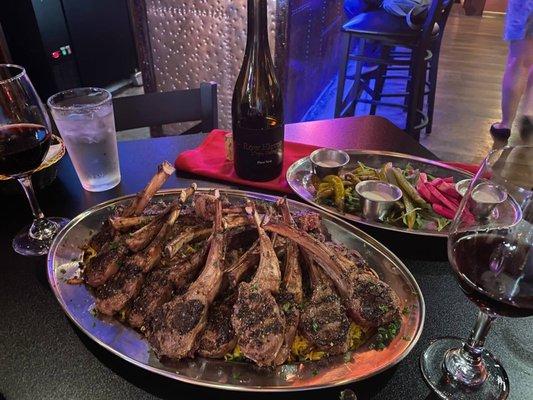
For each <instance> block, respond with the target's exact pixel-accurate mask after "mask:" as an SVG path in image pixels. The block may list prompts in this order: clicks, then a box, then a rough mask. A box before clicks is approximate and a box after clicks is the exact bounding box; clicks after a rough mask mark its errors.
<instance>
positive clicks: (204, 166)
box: [174, 129, 478, 193]
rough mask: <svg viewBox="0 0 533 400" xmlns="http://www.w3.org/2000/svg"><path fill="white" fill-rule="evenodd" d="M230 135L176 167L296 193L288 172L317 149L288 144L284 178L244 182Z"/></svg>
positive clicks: (209, 140)
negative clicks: (229, 148)
mask: <svg viewBox="0 0 533 400" xmlns="http://www.w3.org/2000/svg"><path fill="white" fill-rule="evenodd" d="M226 133H227V132H226V131H223V130H220V129H215V130H213V131H212V132H211V133H209V134H208V135H207V137H206V138H205V139H204V141H203V142H202V143H201V144H200V146H198V147H197V148H196V149H193V150H187V151H184V152H183V153H181V154H180V155H179V156H178V158H176V161H175V163H174V165H175V166H176V169H179V170H181V171H187V172H192V173H194V174H197V175H201V176H205V177H208V178H213V179H218V180H223V181H227V182H233V183H238V184H241V185H247V186H253V187H256V188H261V189H267V190H272V191H276V192H283V193H292V190H291V188H290V186H289V184H288V183H287V180H286V179H285V175H286V174H287V169H288V168H289V167H290V166H291V165H292V164H293V163H294V162H295V161H297V160H299V159H300V158H303V157H306V156H308V155H309V154H310V153H311V152H312V151H313V150H316V149H317V148H318V147H317V146H312V145H308V144H302V143H295V142H289V141H285V147H284V153H283V170H282V172H281V175H280V176H279V177H278V178H276V179H273V180H271V181H267V182H254V181H248V180H246V179H241V178H239V177H238V176H237V174H235V170H234V169H233V161H228V160H226V151H225V145H224V136H225V135H226ZM447 164H449V165H452V166H454V167H456V168H460V169H463V170H465V171H469V172H473V173H475V172H476V171H477V168H478V167H477V166H475V165H471V164H461V163H447Z"/></svg>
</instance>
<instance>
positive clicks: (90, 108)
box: [48, 88, 120, 192]
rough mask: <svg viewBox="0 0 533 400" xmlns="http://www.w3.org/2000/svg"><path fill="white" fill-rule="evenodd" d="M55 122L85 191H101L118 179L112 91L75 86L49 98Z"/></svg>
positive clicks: (116, 182)
mask: <svg viewBox="0 0 533 400" xmlns="http://www.w3.org/2000/svg"><path fill="white" fill-rule="evenodd" d="M48 106H49V107H50V110H51V111H52V116H53V117H54V121H55V123H56V125H57V128H58V129H59V132H60V133H61V137H62V138H63V141H64V142H65V146H66V147H67V150H68V153H69V155H70V159H71V160H72V163H73V164H74V168H75V169H76V173H77V174H78V178H79V179H80V182H81V185H82V186H83V188H84V189H85V190H88V191H90V192H101V191H104V190H108V189H111V188H112V187H115V186H116V185H118V184H119V182H120V168H119V164H118V151H117V133H116V131H115V119H114V116H113V103H112V100H111V93H109V92H108V91H107V90H105V89H98V88H78V89H71V90H66V91H64V92H60V93H57V94H55V95H53V96H52V97H50V98H49V99H48Z"/></svg>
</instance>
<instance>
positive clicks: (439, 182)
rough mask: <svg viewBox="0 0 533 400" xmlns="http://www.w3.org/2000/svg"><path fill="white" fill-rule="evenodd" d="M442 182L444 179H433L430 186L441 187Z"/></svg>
mask: <svg viewBox="0 0 533 400" xmlns="http://www.w3.org/2000/svg"><path fill="white" fill-rule="evenodd" d="M441 182H442V178H435V179H433V180H432V181H431V182H429V184H430V185H431V186H434V187H436V186H438V185H440V184H441Z"/></svg>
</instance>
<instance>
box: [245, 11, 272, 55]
mask: <svg viewBox="0 0 533 400" xmlns="http://www.w3.org/2000/svg"><path fill="white" fill-rule="evenodd" d="M258 50H260V51H264V50H266V51H268V52H269V54H270V48H269V46H268V28H267V0H248V32H247V40H246V53H248V54H250V53H251V52H256V51H258Z"/></svg>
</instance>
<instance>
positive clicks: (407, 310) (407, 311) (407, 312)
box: [402, 306, 411, 315]
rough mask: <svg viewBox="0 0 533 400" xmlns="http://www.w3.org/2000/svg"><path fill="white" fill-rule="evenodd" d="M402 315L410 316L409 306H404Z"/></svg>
mask: <svg viewBox="0 0 533 400" xmlns="http://www.w3.org/2000/svg"><path fill="white" fill-rule="evenodd" d="M402 314H403V315H409V314H411V309H410V308H409V306H405V307H404V308H403V309H402Z"/></svg>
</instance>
